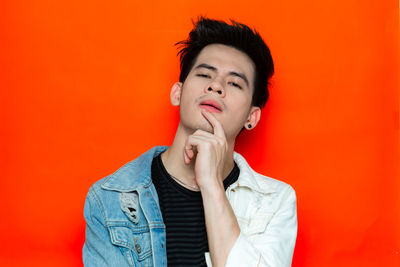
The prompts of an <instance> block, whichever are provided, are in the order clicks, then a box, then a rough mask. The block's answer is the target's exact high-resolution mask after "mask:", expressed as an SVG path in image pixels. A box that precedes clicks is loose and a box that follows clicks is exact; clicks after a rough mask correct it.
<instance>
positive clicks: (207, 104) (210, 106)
mask: <svg viewBox="0 0 400 267" xmlns="http://www.w3.org/2000/svg"><path fill="white" fill-rule="evenodd" d="M200 107H202V108H205V109H206V110H208V111H211V112H222V108H221V105H220V104H219V103H218V102H217V101H213V100H204V101H201V102H200Z"/></svg>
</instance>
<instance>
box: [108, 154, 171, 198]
mask: <svg viewBox="0 0 400 267" xmlns="http://www.w3.org/2000/svg"><path fill="white" fill-rule="evenodd" d="M167 149H168V147H167V146H156V147H153V148H152V149H150V150H149V151H147V152H146V153H144V154H142V155H141V156H140V157H138V158H137V159H135V160H133V161H131V162H128V163H127V164H125V165H124V166H122V167H121V168H120V169H119V170H117V171H116V172H114V173H113V174H111V175H110V176H108V178H107V179H106V180H105V181H104V183H103V184H102V185H101V187H102V188H103V189H107V190H113V191H119V192H132V191H135V190H136V189H137V188H138V187H148V186H150V185H151V163H152V161H153V158H155V157H157V156H158V155H159V154H161V153H162V152H164V151H165V150H167Z"/></svg>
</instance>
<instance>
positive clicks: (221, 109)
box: [174, 44, 259, 141]
mask: <svg viewBox="0 0 400 267" xmlns="http://www.w3.org/2000/svg"><path fill="white" fill-rule="evenodd" d="M254 75H255V67H254V63H253V62H252V60H251V59H250V58H249V57H248V56H247V55H246V54H245V53H243V52H241V51H239V50H237V49H235V48H232V47H230V46H226V45H222V44H211V45H208V46H206V47H205V48H203V50H202V51H201V52H200V53H199V55H198V57H197V60H196V62H195V63H194V65H193V68H192V69H191V71H190V72H189V74H188V76H187V78H186V80H185V82H184V83H183V85H181V84H178V85H179V86H181V88H180V95H179V97H180V99H179V105H180V124H181V126H182V127H184V128H185V130H187V131H188V132H189V133H190V132H193V131H195V130H197V129H202V130H205V131H208V132H212V130H213V129H212V126H211V124H210V123H209V122H208V121H207V120H206V119H205V118H204V116H203V115H202V114H201V109H206V110H208V111H209V112H211V113H212V114H213V115H214V116H215V117H216V118H217V120H218V121H219V122H220V123H221V124H222V127H223V129H224V131H225V135H226V138H227V140H228V141H229V140H234V139H235V138H236V136H237V134H238V133H239V132H240V130H241V129H242V127H243V126H244V125H245V124H246V123H248V122H249V117H251V116H250V114H251V113H252V111H253V110H254V109H258V108H256V107H252V106H251V101H252V96H253V90H254ZM174 86H176V85H174ZM258 110H259V109H258ZM257 121H258V120H257ZM255 123H257V122H255Z"/></svg>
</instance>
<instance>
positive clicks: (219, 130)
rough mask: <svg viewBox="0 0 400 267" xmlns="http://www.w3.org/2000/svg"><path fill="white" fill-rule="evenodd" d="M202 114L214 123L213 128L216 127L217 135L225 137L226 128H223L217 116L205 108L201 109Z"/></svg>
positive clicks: (215, 132)
mask: <svg viewBox="0 0 400 267" xmlns="http://www.w3.org/2000/svg"><path fill="white" fill-rule="evenodd" d="M201 114H203V116H204V117H205V118H206V119H207V120H208V122H209V123H210V124H211V125H212V127H213V129H214V134H215V135H216V136H219V137H223V138H225V132H224V129H223V128H222V125H221V123H220V122H219V121H218V120H217V118H215V116H214V115H213V114H211V112H208V111H207V110H205V109H202V110H201Z"/></svg>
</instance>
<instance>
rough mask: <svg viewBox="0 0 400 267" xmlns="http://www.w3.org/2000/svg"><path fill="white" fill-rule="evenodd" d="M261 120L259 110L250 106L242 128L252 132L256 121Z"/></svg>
mask: <svg viewBox="0 0 400 267" xmlns="http://www.w3.org/2000/svg"><path fill="white" fill-rule="evenodd" d="M260 118H261V109H260V108H259V107H256V106H252V107H251V109H250V113H249V117H248V118H247V121H246V123H245V124H244V128H246V129H247V130H252V129H254V128H255V127H256V125H257V123H258V121H259V120H260Z"/></svg>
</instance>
